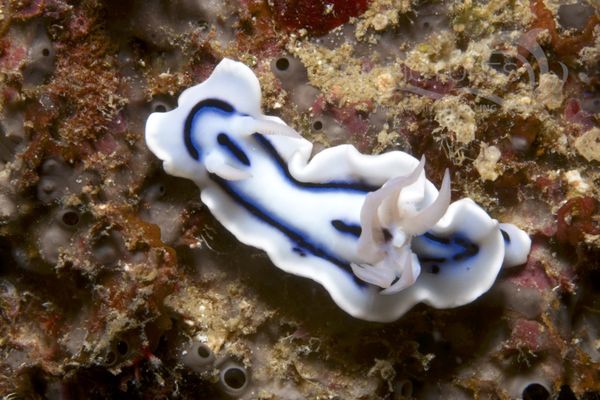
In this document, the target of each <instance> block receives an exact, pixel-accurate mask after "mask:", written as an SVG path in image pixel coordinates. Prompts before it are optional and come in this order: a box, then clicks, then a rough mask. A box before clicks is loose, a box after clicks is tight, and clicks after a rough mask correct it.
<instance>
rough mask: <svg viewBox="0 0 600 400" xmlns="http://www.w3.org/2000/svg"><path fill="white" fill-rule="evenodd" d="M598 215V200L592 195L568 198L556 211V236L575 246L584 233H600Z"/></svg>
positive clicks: (580, 240) (561, 240)
mask: <svg viewBox="0 0 600 400" xmlns="http://www.w3.org/2000/svg"><path fill="white" fill-rule="evenodd" d="M598 216H599V215H598V200H596V199H594V198H592V197H576V198H574V199H570V200H569V201H567V202H566V203H565V204H564V205H563V206H562V207H561V208H560V209H559V210H558V212H557V213H556V219H557V231H556V238H557V239H558V240H559V241H560V242H563V243H568V244H570V245H572V246H576V245H578V244H579V243H581V242H582V241H583V239H584V235H586V234H588V235H600V226H599V225H598V224H599V223H598Z"/></svg>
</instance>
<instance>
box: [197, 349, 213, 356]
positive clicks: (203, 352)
mask: <svg viewBox="0 0 600 400" xmlns="http://www.w3.org/2000/svg"><path fill="white" fill-rule="evenodd" d="M197 353H198V356H199V357H200V358H209V357H210V355H211V352H210V349H209V348H208V347H206V346H198V350H197Z"/></svg>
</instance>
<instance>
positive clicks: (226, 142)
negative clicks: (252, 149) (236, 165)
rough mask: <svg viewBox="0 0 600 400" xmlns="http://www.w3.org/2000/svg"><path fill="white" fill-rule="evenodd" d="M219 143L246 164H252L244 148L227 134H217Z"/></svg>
mask: <svg viewBox="0 0 600 400" xmlns="http://www.w3.org/2000/svg"><path fill="white" fill-rule="evenodd" d="M217 143H219V144H220V145H221V146H223V147H225V148H226V149H227V150H228V151H229V153H231V154H232V155H233V156H234V157H235V158H237V160H238V161H239V162H241V163H242V164H244V165H246V166H250V159H249V158H248V156H247V155H246V153H244V150H242V149H241V148H240V146H238V145H237V143H235V142H234V141H233V140H232V139H231V138H230V137H229V136H228V135H227V134H225V133H219V134H218V135H217Z"/></svg>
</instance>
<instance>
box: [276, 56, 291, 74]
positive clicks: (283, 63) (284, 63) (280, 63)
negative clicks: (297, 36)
mask: <svg viewBox="0 0 600 400" xmlns="http://www.w3.org/2000/svg"><path fill="white" fill-rule="evenodd" d="M275 67H277V69H278V70H280V71H287V69H288V68H289V67H290V60H288V59H287V58H286V57H281V58H280V59H278V60H277V61H276V62H275Z"/></svg>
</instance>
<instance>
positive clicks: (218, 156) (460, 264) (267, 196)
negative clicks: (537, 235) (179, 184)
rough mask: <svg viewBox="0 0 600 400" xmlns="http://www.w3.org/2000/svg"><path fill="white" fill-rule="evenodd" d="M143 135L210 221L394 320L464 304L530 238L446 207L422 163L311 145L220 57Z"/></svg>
mask: <svg viewBox="0 0 600 400" xmlns="http://www.w3.org/2000/svg"><path fill="white" fill-rule="evenodd" d="M146 142H147V144H148V147H149V148H150V150H151V151H152V152H153V153H154V154H155V155H156V156H157V157H158V158H160V159H161V160H163V166H164V169H165V171H167V172H168V173H169V174H172V175H175V176H179V177H184V178H188V179H191V180H193V181H194V182H195V183H196V184H197V185H198V186H199V187H200V188H201V199H202V201H203V203H204V204H205V205H206V206H207V207H208V208H209V209H210V210H211V212H212V213H213V215H214V216H215V217H216V218H217V220H218V221H219V222H220V223H221V224H223V225H224V226H225V227H226V228H227V229H228V230H229V231H230V232H232V233H233V234H234V235H235V236H236V238H237V239H238V240H240V241H241V242H243V243H245V244H247V245H250V246H254V247H257V248H259V249H262V250H264V251H265V252H266V253H267V254H268V256H269V257H270V259H271V260H272V261H273V264H275V265H276V266H277V267H279V268H281V269H282V270H284V271H286V272H289V273H292V274H296V275H299V276H303V277H307V278H310V279H313V280H315V281H316V282H319V283H320V284H321V285H323V286H324V287H325V289H327V291H328V292H329V294H330V295H331V297H332V299H333V300H334V301H335V302H336V303H337V304H338V305H339V306H340V307H341V308H342V309H343V310H344V311H346V312H348V313H349V314H351V315H353V316H355V317H357V318H362V319H365V320H371V321H382V322H385V321H393V320H395V319H397V318H399V317H400V316H401V315H403V314H404V313H406V312H407V311H408V310H409V309H410V308H411V307H413V306H414V305H415V304H417V303H419V302H423V303H426V304H429V305H431V306H433V307H437V308H448V307H456V306H460V305H463V304H466V303H469V302H471V301H473V300H474V299H476V298H477V297H479V296H480V295H482V294H483V293H485V292H486V291H487V290H488V289H489V288H490V287H491V286H492V284H493V282H494V280H495V279H496V276H497V274H498V272H499V271H500V268H501V267H502V266H503V265H505V266H509V265H515V264H521V263H524V262H525V261H526V259H527V255H528V253H529V249H530V245H531V242H530V239H529V237H528V236H527V234H526V233H525V232H523V231H522V230H520V229H519V228H517V227H516V226H514V225H510V224H499V223H498V221H496V220H494V219H492V218H490V216H489V215H488V214H487V213H486V212H485V211H484V210H483V209H481V208H480V207H479V206H478V205H477V204H475V203H474V202H473V201H472V200H470V199H462V200H458V201H456V202H454V203H450V177H449V173H448V172H447V171H446V173H445V175H444V180H443V182H442V185H441V188H440V191H439V192H438V191H437V190H436V188H435V187H434V185H433V184H432V183H431V182H430V181H428V180H427V179H426V178H425V172H424V163H425V161H424V159H422V160H421V162H419V161H418V160H417V159H415V158H414V157H412V156H411V155H409V154H406V153H403V152H400V151H392V152H389V153H385V154H381V155H377V156H373V155H364V154H361V153H360V152H358V151H357V150H356V149H355V148H354V147H352V146H349V145H340V146H336V147H332V148H328V149H325V150H323V151H321V152H319V153H318V154H316V155H314V156H313V155H312V144H311V143H310V142H309V141H307V140H306V139H304V138H302V137H301V136H300V135H299V134H298V133H297V132H296V131H295V130H294V129H293V128H291V127H289V126H287V125H286V124H285V123H284V122H283V121H281V120H280V119H279V118H277V117H271V116H266V115H264V114H263V113H262V111H261V93H260V85H259V82H258V79H257V78H256V76H255V75H254V74H253V72H252V70H251V69H250V68H248V67H247V66H245V65H244V64H242V63H239V62H235V61H232V60H228V59H224V60H223V61H221V62H220V63H219V65H217V67H216V68H215V70H214V71H213V73H212V74H211V75H210V77H209V78H208V79H207V80H206V81H204V82H203V83H201V84H199V85H196V86H194V87H191V88H189V89H187V90H185V91H184V92H183V93H182V94H181V96H180V97H179V100H178V107H177V108H175V109H173V110H171V111H168V112H164V113H153V114H151V115H150V117H149V118H148V121H147V123H146Z"/></svg>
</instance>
